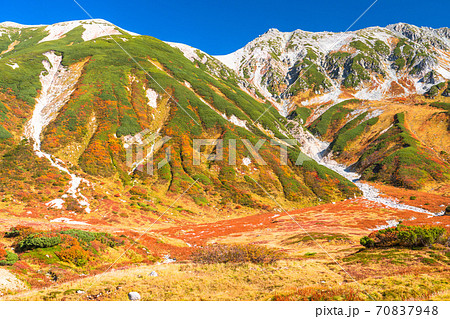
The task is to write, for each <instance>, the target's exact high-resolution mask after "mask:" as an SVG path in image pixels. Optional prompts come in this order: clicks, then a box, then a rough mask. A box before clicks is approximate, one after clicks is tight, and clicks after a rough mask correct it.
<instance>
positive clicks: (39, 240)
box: [17, 233, 62, 251]
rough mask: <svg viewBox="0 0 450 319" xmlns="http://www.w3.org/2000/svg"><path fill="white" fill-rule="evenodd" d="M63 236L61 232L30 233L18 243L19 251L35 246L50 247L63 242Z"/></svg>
mask: <svg viewBox="0 0 450 319" xmlns="http://www.w3.org/2000/svg"><path fill="white" fill-rule="evenodd" d="M61 241H62V240H61V236H60V235H59V234H51V233H34V234H31V235H28V236H27V237H26V238H25V239H24V240H22V241H20V242H19V243H18V244H17V248H18V250H19V251H25V250H30V249H35V248H48V247H53V246H56V245H58V244H60V243H61Z"/></svg>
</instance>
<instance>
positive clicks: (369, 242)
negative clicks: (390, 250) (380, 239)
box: [359, 236, 375, 248]
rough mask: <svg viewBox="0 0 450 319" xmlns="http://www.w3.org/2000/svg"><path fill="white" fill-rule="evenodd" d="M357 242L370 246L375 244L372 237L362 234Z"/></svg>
mask: <svg viewBox="0 0 450 319" xmlns="http://www.w3.org/2000/svg"><path fill="white" fill-rule="evenodd" d="M359 243H360V244H361V245H363V246H364V247H367V248H371V247H374V246H375V241H374V240H373V239H372V238H369V237H367V236H364V237H363V238H361V239H360V240H359Z"/></svg>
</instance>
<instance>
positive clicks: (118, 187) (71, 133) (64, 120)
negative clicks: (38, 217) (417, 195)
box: [0, 20, 450, 218]
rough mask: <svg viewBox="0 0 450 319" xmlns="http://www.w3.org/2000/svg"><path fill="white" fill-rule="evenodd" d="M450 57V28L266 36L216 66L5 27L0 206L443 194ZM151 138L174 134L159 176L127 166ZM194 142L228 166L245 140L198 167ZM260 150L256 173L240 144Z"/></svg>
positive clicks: (125, 42) (141, 39)
mask: <svg viewBox="0 0 450 319" xmlns="http://www.w3.org/2000/svg"><path fill="white" fill-rule="evenodd" d="M449 48H450V29H448V28H441V29H431V28H427V27H422V28H419V27H416V26H413V25H408V24H404V23H399V24H395V25H389V26H387V27H386V28H380V27H372V28H367V29H363V30H359V31H354V32H345V33H331V32H320V33H312V32H306V31H301V30H296V31H293V32H280V31H278V30H277V29H270V30H269V31H267V32H266V33H264V34H263V35H261V36H260V37H258V38H257V39H255V40H253V41H251V42H250V43H248V44H247V45H246V46H245V47H243V48H241V49H239V50H237V51H236V52H233V53H231V54H228V55H222V56H212V55H209V54H207V53H205V52H203V51H201V50H198V49H196V48H193V47H190V46H188V45H185V44H179V43H171V42H163V41H160V40H158V39H155V38H152V37H150V36H142V35H138V34H135V33H132V32H128V31H126V30H123V29H121V28H119V27H117V26H115V25H113V24H111V23H109V22H107V21H104V20H84V21H70V22H63V23H57V24H54V25H48V26H45V25H42V26H41V25H37V26H24V25H19V24H16V23H12V22H4V23H1V24H0V52H1V54H0V72H1V74H2V76H1V79H0V138H1V139H0V153H1V156H2V157H1V161H0V172H1V178H0V187H1V191H2V195H3V197H4V203H5V204H4V205H6V206H5V207H11V206H12V205H17V206H19V207H41V208H42V209H45V210H47V209H51V210H62V211H76V212H83V211H84V212H85V213H90V212H92V211H99V210H107V211H110V210H121V211H125V212H138V211H142V210H143V211H146V212H148V214H156V213H157V212H158V210H159V209H160V207H159V205H160V203H161V201H162V202H165V201H166V200H167V198H168V197H170V196H172V195H173V194H182V193H183V192H184V191H185V190H186V189H188V191H187V195H188V197H189V198H191V201H192V205H194V206H195V207H207V206H209V207H211V208H214V207H234V205H238V206H239V207H245V208H246V209H247V208H248V209H265V208H267V207H270V206H272V205H273V202H272V201H271V197H272V196H273V197H275V198H278V199H280V200H282V201H283V202H284V203H286V204H287V205H289V206H290V207H301V206H305V205H306V206H308V205H315V204H318V203H320V202H330V201H336V200H342V199H345V198H351V197H354V196H359V195H360V194H362V190H361V189H360V187H357V185H355V184H354V182H355V181H356V180H357V179H359V178H361V179H362V180H366V181H371V182H377V183H383V184H388V185H394V186H398V187H404V188H410V189H430V188H433V189H434V190H435V191H438V192H443V193H446V192H448V188H447V185H448V182H449V180H450V165H449V163H448V160H449V157H448V154H449V152H450V149H449V147H450V141H449V134H448V129H449V123H450V122H449V113H448V112H449V104H448V103H449V93H450V49H449ZM147 133H151V134H157V135H160V136H170V140H169V141H168V142H167V143H165V144H162V143H153V145H152V148H151V151H150V152H151V155H153V157H154V158H155V160H157V161H160V160H162V159H163V158H165V156H166V154H168V153H170V162H169V163H168V164H167V165H164V166H163V167H161V168H160V169H158V170H156V171H155V174H153V175H149V174H145V167H146V165H147V161H146V158H141V159H138V160H136V161H134V162H133V163H132V165H131V167H130V165H128V164H129V163H127V154H128V153H127V152H129V151H130V150H132V149H133V146H136V145H137V144H139V143H141V142H142V139H143V138H144V134H147ZM436 136H439V138H436ZM194 139H210V140H213V141H215V142H214V143H213V144H212V145H211V146H210V147H207V148H206V149H205V151H204V152H203V153H205V154H204V155H205V156H207V153H210V152H214V150H215V148H216V147H217V141H219V140H221V141H223V145H224V154H225V157H227V156H228V155H229V154H230V152H233V150H232V149H230V141H231V140H237V141H238V142H237V145H236V151H237V160H236V165H231V164H230V163H228V161H227V160H223V161H208V160H207V159H206V157H205V158H204V160H203V162H202V164H201V165H199V166H197V165H193V164H192V162H193V140H194ZM259 139H264V140H266V141H267V143H265V144H263V145H262V147H261V148H260V150H259V154H260V156H261V160H262V162H261V161H258V160H257V159H256V158H255V157H254V154H252V152H251V149H250V148H249V147H247V146H246V145H245V144H244V143H243V142H242V141H243V140H247V141H249V142H250V144H251V145H256V144H257V141H258V140H259ZM284 139H296V140H297V141H298V144H297V145H290V146H289V147H288V162H287V165H280V164H281V163H280V155H279V153H280V150H279V148H278V147H277V146H276V145H273V143H272V144H271V143H270V142H269V141H271V140H272V141H276V142H278V143H284V142H283V140H284ZM231 143H232V142H231ZM324 143H325V144H324ZM275 144H276V143H275ZM299 158H301V161H300V162H301V164H300V165H298V159H299ZM147 160H148V159H147ZM330 161H332V162H333V163H336V162H337V163H336V164H333V165H346V166H349V167H350V168H349V170H351V171H353V172H355V173H357V174H359V175H358V176H357V177H356V178H355V179H352V178H350V179H349V178H346V177H345V176H343V174H339V173H338V170H336V169H334V166H330V165H329V163H330ZM261 163H264V164H261ZM296 163H297V164H296ZM105 194H106V195H105ZM113 194H116V195H117V196H116V197H114V196H113ZM196 210H198V208H196ZM183 218H188V217H183Z"/></svg>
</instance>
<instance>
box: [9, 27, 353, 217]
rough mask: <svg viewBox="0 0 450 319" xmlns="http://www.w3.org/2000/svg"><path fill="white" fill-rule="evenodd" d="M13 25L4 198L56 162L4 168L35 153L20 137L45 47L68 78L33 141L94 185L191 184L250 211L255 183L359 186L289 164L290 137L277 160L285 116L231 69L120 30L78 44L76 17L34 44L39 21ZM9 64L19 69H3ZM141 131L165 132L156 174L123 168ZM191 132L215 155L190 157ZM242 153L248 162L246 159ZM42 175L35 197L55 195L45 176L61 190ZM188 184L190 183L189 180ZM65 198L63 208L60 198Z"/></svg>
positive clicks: (292, 193)
mask: <svg viewBox="0 0 450 319" xmlns="http://www.w3.org/2000/svg"><path fill="white" fill-rule="evenodd" d="M11 32H12V33H13V34H14V36H11V39H10V38H9V37H6V38H5V36H3V37H2V38H1V41H0V43H1V45H2V47H3V48H5V47H8V46H9V45H10V44H11V41H15V40H17V41H20V43H19V44H17V45H15V46H14V49H12V50H10V51H9V52H6V53H4V54H2V59H1V60H0V71H1V72H2V75H4V76H2V82H1V83H0V90H1V92H2V93H1V95H0V102H1V103H2V104H0V107H1V108H0V111H1V112H2V113H1V114H2V116H1V117H0V120H1V123H0V124H1V125H2V127H3V130H2V131H0V133H1V134H2V139H1V149H2V152H3V153H5V155H4V156H3V158H2V160H1V163H3V165H2V166H1V167H3V169H2V187H3V189H4V190H5V191H6V189H8V191H10V192H12V193H13V196H15V195H16V192H15V190H14V189H12V188H11V187H10V185H12V184H15V185H19V186H20V185H21V187H24V186H25V185H34V184H33V183H31V182H30V181H31V180H34V179H36V178H38V175H39V176H41V177H42V176H44V177H45V176H48V175H49V174H50V171H53V170H54V167H53V168H51V166H50V164H49V163H47V164H45V163H41V165H42V166H40V172H39V173H37V172H34V171H31V166H29V165H22V167H21V170H23V171H26V172H25V173H24V174H15V173H13V172H10V174H5V171H6V170H7V169H8V167H7V166H8V165H9V164H7V163H11V162H14V161H17V160H18V156H20V160H21V161H23V162H24V163H26V162H27V161H33V159H32V157H34V156H35V155H34V154H33V152H32V151H30V149H31V145H32V143H33V141H31V140H29V141H28V142H20V139H21V137H23V136H24V135H23V134H24V132H23V126H24V125H25V123H26V122H27V121H28V120H29V119H30V117H31V114H32V110H33V108H34V104H35V103H34V101H35V99H36V98H37V97H38V96H39V92H41V90H42V87H41V82H40V76H41V78H42V75H46V74H47V72H48V71H46V68H45V65H44V64H43V61H44V60H47V61H48V58H46V56H44V54H46V53H48V52H53V53H52V54H54V55H55V56H59V57H61V58H62V61H61V65H59V66H55V68H57V74H58V76H67V81H69V77H70V76H72V78H71V79H72V80H73V79H75V80H76V81H75V82H74V85H73V92H71V94H70V97H69V99H68V100H67V101H66V102H65V103H62V105H61V107H60V108H58V110H57V112H56V114H54V119H53V120H52V121H50V123H49V124H48V125H46V126H45V127H44V130H43V133H42V134H41V140H42V143H41V148H42V150H43V151H44V152H46V153H48V154H52V155H54V156H56V157H57V158H59V159H61V160H62V161H63V162H64V163H66V164H65V165H66V166H67V167H69V169H70V170H71V171H73V172H78V173H77V174H81V175H82V176H84V177H85V178H87V179H88V180H91V182H93V183H94V185H95V183H99V182H101V181H102V180H105V181H106V180H108V181H116V182H118V183H121V185H123V187H124V189H130V188H131V187H132V186H133V189H134V192H135V193H137V194H138V196H142V197H143V198H145V197H146V195H145V194H152V193H155V194H157V195H155V196H162V195H161V192H162V193H164V194H168V193H175V194H181V193H183V192H184V191H185V190H186V189H188V188H189V187H190V186H191V188H189V191H188V195H189V196H190V197H191V198H192V199H193V200H195V202H196V203H197V204H200V205H206V204H211V203H219V204H226V203H227V202H230V203H239V204H240V205H245V206H248V207H255V208H258V207H260V206H261V205H262V204H263V203H264V201H265V200H267V198H268V195H267V194H266V193H265V191H263V190H261V189H260V188H259V186H258V184H260V185H262V186H263V187H264V188H265V189H266V190H267V191H268V192H269V193H271V194H273V195H275V196H276V197H280V198H284V199H286V200H288V201H292V202H295V203H297V204H295V205H300V204H301V205H306V204H312V203H316V202H318V201H319V200H325V201H329V200H336V199H342V198H346V197H349V196H353V195H354V194H355V193H358V190H357V188H356V187H355V186H354V185H353V184H352V183H350V182H348V181H347V180H345V179H344V178H342V177H341V176H339V175H337V174H335V173H334V172H332V171H330V170H328V169H326V168H325V167H322V166H319V165H317V164H315V162H313V161H312V160H310V159H308V158H306V156H305V159H304V161H303V162H302V165H295V161H296V157H298V156H299V152H300V151H299V148H298V146H292V147H289V161H288V163H287V165H280V148H279V147H278V146H276V145H271V144H270V140H271V139H275V140H279V139H284V138H290V136H289V134H288V133H286V132H287V129H286V128H285V123H286V120H285V119H284V118H283V117H282V116H280V114H279V113H278V112H277V111H276V110H275V109H274V108H273V107H271V105H270V104H269V103H268V102H266V103H262V102H260V101H258V100H256V99H255V98H253V97H252V96H250V95H249V94H248V93H246V92H244V91H242V90H241V89H240V88H239V83H238V80H237V79H236V78H235V77H231V76H229V74H224V75H223V76H220V75H214V74H211V73H212V72H211V70H207V69H205V68H203V67H201V66H200V65H199V64H198V63H194V62H191V61H190V60H188V59H187V58H186V57H185V56H184V55H183V54H182V52H180V50H179V49H177V48H173V47H171V46H170V45H168V44H166V43H164V42H162V41H159V40H157V39H155V38H152V37H148V36H134V35H130V34H128V33H126V32H121V33H122V34H120V35H112V36H108V37H101V38H96V39H93V40H90V41H84V40H83V39H82V35H83V32H84V30H83V26H78V27H76V28H73V29H72V30H70V31H69V32H67V33H66V34H65V35H64V37H62V38H60V39H56V40H52V41H45V42H39V41H40V40H42V38H44V37H45V36H46V32H45V30H44V27H39V28H31V29H30V30H28V29H21V32H20V34H16V33H17V32H15V31H11ZM125 51H126V52H125ZM48 62H49V64H51V62H52V61H48ZM15 63H16V64H17V65H18V66H19V67H17V68H13V67H11V66H10V65H14V64H15ZM77 68H81V73H80V76H79V77H78V78H77V77H76V76H75V75H74V74H75V73H76V72H75V71H74V70H76V69H77ZM71 70H72V71H71ZM71 72H72V73H71ZM70 74H72V75H70ZM69 75H70V76H69ZM64 80H65V79H62V81H61V83H63V84H62V85H65V84H64V83H65V82H64ZM55 81H56V80H55ZM58 83H59V82H58ZM67 87H69V84H67ZM66 89H67V88H66ZM169 95H170V97H169ZM149 96H150V97H149ZM152 96H153V97H152ZM154 96H156V98H154ZM57 102H58V101H55V103H54V104H57ZM3 106H4V107H3ZM17 109H20V112H19V111H17ZM254 121H257V123H254ZM10 123H14V127H12V126H11V125H10ZM143 130H148V132H151V133H159V134H161V135H162V136H170V137H171V139H170V140H169V141H168V142H167V143H165V144H164V145H163V146H162V147H160V148H157V149H155V150H154V157H155V162H159V161H160V160H162V159H163V158H164V157H165V156H166V154H167V152H169V153H170V159H171V160H170V162H169V164H167V165H165V166H163V167H162V168H161V169H159V170H155V174H154V175H149V174H146V165H147V163H146V161H142V162H141V163H135V164H136V166H135V167H134V168H137V169H134V170H133V168H132V167H130V166H129V165H127V157H126V155H127V147H125V146H128V147H130V145H128V143H129V141H132V140H133V139H135V138H136V134H139V133H140V132H141V131H143ZM200 138H203V139H213V140H218V139H223V145H224V160H222V161H208V160H206V161H203V162H202V164H201V165H199V166H197V165H193V150H192V148H193V139H200ZM243 139H246V140H248V141H249V142H250V143H251V144H252V145H255V144H256V143H257V142H258V140H259V139H265V140H267V142H265V143H264V145H263V146H262V147H261V150H260V155H261V158H262V160H263V161H264V164H262V163H258V162H257V161H256V160H255V159H254V158H253V156H252V154H251V153H250V152H249V150H248V149H247V148H246V147H245V145H244V144H243V142H241V141H242V140H243ZM232 140H237V144H236V153H237V160H236V166H235V165H230V164H229V163H228V154H229V153H230V152H232V150H230V146H229V145H230V141H232ZM27 143H28V144H27ZM231 143H233V142H231ZM27 145H28V146H27ZM22 150H23V151H22ZM212 150H213V148H211V147H210V148H209V149H207V151H209V152H210V151H212ZM247 157H248V158H250V159H251V163H250V164H248V163H247V164H244V163H243V160H244V158H247ZM137 164H139V165H137ZM15 169H17V167H16V168H15ZM53 173H55V174H56V173H57V172H53ZM59 173H61V172H59ZM62 175H64V174H62ZM44 177H43V178H41V179H40V183H39V184H38V185H36V186H32V187H30V188H29V189H28V190H27V191H28V192H29V193H30V197H31V198H33V199H34V200H36V201H45V200H48V199H49V198H48V197H51V196H54V193H53V192H50V194H49V193H47V194H43V192H42V189H46V188H47V187H49V184H51V185H53V186H56V187H60V190H59V191H60V192H61V189H64V187H67V183H66V184H64V179H63V180H62V181H61V184H58V185H55V183H54V182H53V181H52V179H51V178H47V179H46V178H44ZM194 181H197V183H196V184H195V185H193V186H192V184H193V183H194ZM66 182H67V181H66ZM50 188H51V187H49V189H50ZM94 189H95V187H94ZM320 189H326V192H323V191H320ZM55 191H57V190H56V189H55ZM88 193H89V196H93V197H95V196H98V195H100V194H96V192H95V191H94V190H92V189H91V190H90V191H88ZM139 194H140V195H139ZM65 202H66V204H67V205H68V203H69V201H68V200H67V201H65ZM65 208H66V209H68V207H67V206H66V207H65Z"/></svg>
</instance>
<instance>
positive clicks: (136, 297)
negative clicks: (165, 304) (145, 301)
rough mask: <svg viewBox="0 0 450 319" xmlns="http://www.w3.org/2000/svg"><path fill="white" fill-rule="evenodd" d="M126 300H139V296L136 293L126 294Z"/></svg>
mask: <svg viewBox="0 0 450 319" xmlns="http://www.w3.org/2000/svg"><path fill="white" fill-rule="evenodd" d="M128 299H130V300H131V301H138V300H141V295H140V294H139V293H138V292H135V291H132V292H129V293H128Z"/></svg>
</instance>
